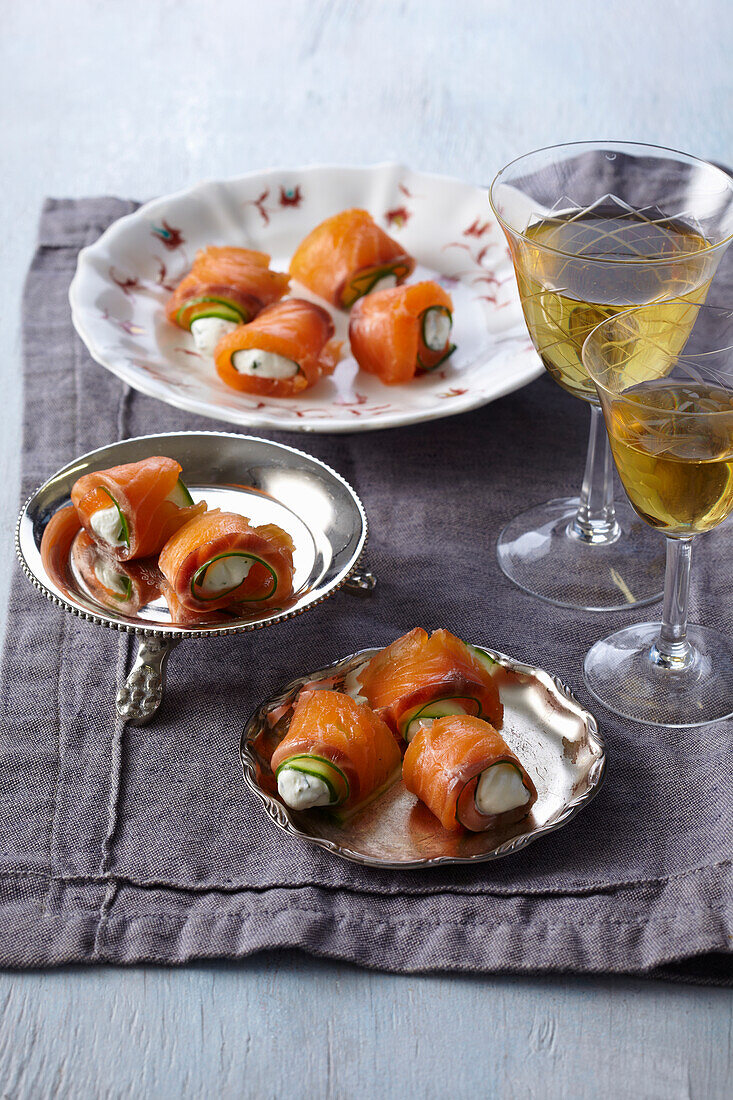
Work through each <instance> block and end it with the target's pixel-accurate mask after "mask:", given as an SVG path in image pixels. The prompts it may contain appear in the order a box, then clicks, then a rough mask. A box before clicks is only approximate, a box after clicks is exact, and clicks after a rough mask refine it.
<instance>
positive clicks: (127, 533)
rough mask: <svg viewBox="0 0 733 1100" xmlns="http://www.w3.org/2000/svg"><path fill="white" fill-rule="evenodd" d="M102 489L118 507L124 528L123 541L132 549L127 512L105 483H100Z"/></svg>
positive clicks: (121, 524) (121, 525)
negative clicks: (106, 487)
mask: <svg viewBox="0 0 733 1100" xmlns="http://www.w3.org/2000/svg"><path fill="white" fill-rule="evenodd" d="M100 489H101V490H102V492H103V493H106V494H107V496H108V497H109V499H110V500H111V501H112V503H113V504H114V506H115V508H116V509H117V513H118V515H119V517H120V527H121V528H122V541H123V542H124V544H125V546H126V547H127V549H128V550H129V549H130V528H129V527H128V526H127V519H126V518H125V513H124V512H123V511H122V509H121V508H120V506H119V504H118V503H117V501H116V500H115V498H114V497H113V496H112V494H111V493H110V491H109V489H105V487H104V485H100Z"/></svg>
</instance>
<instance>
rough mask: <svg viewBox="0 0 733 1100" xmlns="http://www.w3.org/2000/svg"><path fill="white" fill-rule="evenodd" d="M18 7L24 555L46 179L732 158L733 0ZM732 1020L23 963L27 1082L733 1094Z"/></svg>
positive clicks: (582, 993) (488, 990)
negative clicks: (573, 154) (536, 159)
mask: <svg viewBox="0 0 733 1100" xmlns="http://www.w3.org/2000/svg"><path fill="white" fill-rule="evenodd" d="M0 15H1V17H2V18H1V20H0V26H1V30H0V103H1V104H2V116H1V119H2V121H1V122H0V127H1V130H0V150H1V151H2V153H1V155H2V163H3V173H2V181H3V200H4V201H3V203H2V209H1V213H0V217H2V236H1V237H0V240H1V241H2V245H1V246H0V247H1V250H2V251H1V253H0V254H1V255H2V262H1V263H0V280H1V281H2V286H1V294H0V301H2V304H3V305H2V313H3V331H4V332H5V333H6V337H7V343H6V344H5V354H4V355H3V357H2V361H1V364H0V370H1V371H2V393H3V404H4V409H5V417H4V422H3V431H2V433H0V456H1V457H2V468H3V470H4V471H5V476H4V477H3V478H2V479H0V519H1V520H2V529H3V531H4V532H5V537H4V538H3V539H2V540H0V569H2V571H3V575H4V576H7V575H8V574H9V573H10V571H11V569H12V568H13V561H12V559H13V552H12V540H11V537H10V533H11V529H12V524H13V519H14V516H15V513H16V509H17V504H18V455H19V450H20V411H21V386H20V381H19V379H20V373H21V351H20V337H19V310H20V296H21V288H22V281H23V277H24V274H25V271H26V268H27V265H28V263H29V261H30V258H31V255H32V250H33V245H34V235H35V229H36V222H37V217H38V213H39V208H40V204H41V201H42V199H43V197H44V196H45V195H47V194H53V195H56V196H67V195H74V196H75V195H85V194H99V193H109V194H117V195H122V196H125V197H140V198H145V197H150V196H153V195H155V194H160V193H165V192H167V191H172V190H177V189H179V188H182V187H186V186H188V185H190V184H192V183H194V182H195V181H197V180H199V179H203V178H210V177H214V178H216V177H222V176H229V175H237V174H238V173H242V172H246V171H250V170H253V169H256V168H261V167H269V166H275V165H296V166H297V165H302V164H307V163H318V162H333V163H345V164H365V163H373V162H376V161H381V160H391V159H396V160H402V161H404V162H405V163H407V164H409V165H411V166H412V167H415V168H420V169H425V170H430V171H437V172H442V173H445V174H449V175H456V176H460V177H464V178H466V179H469V180H473V181H476V182H485V181H487V180H489V179H490V178H491V177H492V175H493V174H494V172H495V171H496V169H498V168H499V167H501V166H502V165H503V164H504V163H505V162H506V161H508V160H510V159H512V158H513V157H515V156H517V155H519V154H520V153H522V152H524V151H526V150H529V149H532V148H535V147H538V146H542V145H548V144H553V143H555V142H560V141H566V140H582V139H588V138H594V137H609V138H624V139H628V140H636V141H647V142H651V143H657V144H662V145H670V146H672V147H675V148H682V149H685V150H687V151H689V152H692V153H695V154H698V155H700V156H703V157H708V158H714V159H719V160H722V161H727V162H729V163H730V162H731V161H732V160H733V143H732V141H731V138H732V135H731V125H730V120H731V107H732V106H733V86H732V84H731V39H732V37H733V35H732V32H733V5H731V3H730V0H698V2H697V3H696V4H690V3H689V2H684V3H683V2H681V0H606V2H605V3H603V4H601V3H596V2H593V0H591V2H589V0H554V2H550V0H547V2H545V0H493V2H491V0H484V2H480V0H404V2H397V0H331V2H329V0H291V2H289V3H287V2H283V0H259V2H254V0H208V2H204V0H177V2H176V0H125V2H124V3H114V2H112V0H106V2H103V0H36V3H34V4H31V3H17V2H15V0H2V2H0ZM48 367H49V371H53V369H54V359H53V348H49V361H48ZM100 369H101V368H100ZM578 462H579V464H580V462H581V456H580V455H579V456H578ZM51 472H52V471H51V470H49V473H51ZM5 587H6V586H4V589H3V590H5ZM4 617H5V616H4V607H3V622H4ZM732 1033H733V1009H732V1001H731V996H730V993H729V992H726V991H721V990H710V989H701V988H693V987H683V986H671V985H663V984H661V983H655V982H640V981H611V980H588V979H565V978H549V979H541V978H537V979H536V980H532V979H527V978H522V979H515V978H502V977H499V978H495V977H489V978H485V977H476V978H470V977H451V976H435V977H421V978H416V977H394V976H390V975H384V974H379V973H373V972H368V971H360V970H357V969H355V968H353V967H349V966H340V965H336V964H331V963H325V962H319V961H317V960H313V959H309V958H307V957H305V956H302V955H297V954H294V953H285V954H280V955H269V956H260V957H257V958H255V959H252V960H250V961H248V962H245V963H243V964H236V965H228V964H225V963H222V964H219V965H196V966H190V967H187V968H185V969H183V970H165V969H159V968H153V967H139V968H134V969H128V970H114V969H99V968H98V969H83V968H73V969H67V970H62V971H56V972H36V973H25V974H23V973H10V972H4V973H0V1093H1V1094H2V1096H3V1097H12V1098H15V1097H32V1098H36V1097H46V1096H54V1097H55V1096H62V1097H87V1096H89V1097H92V1096H104V1097H107V1096H110V1097H111V1096H115V1097H116V1096H134V1097H148V1096H150V1097H153V1096H154V1097H180V1096H212V1097H213V1096H222V1097H231V1096H253V1097H271V1096H272V1097H284V1096H293V1097H320V1096H328V1097H331V1096H333V1097H351V1096H357V1095H358V1096H364V1097H372V1096H374V1097H381V1096H384V1097H387V1096H390V1097H391V1096H425V1097H442V1096H451V1097H455V1098H460V1097H464V1096H465V1097H469V1096H470V1097H472V1098H475V1097H484V1096H490V1097H494V1096H497V1097H525V1096H531V1097H573V1096H611V1097H617V1096H620V1097H624V1096H629V1097H632V1096H633V1097H642V1096H643V1097H660V1098H664V1100H667V1098H676V1097H700V1098H701V1100H708V1098H717V1097H724V1096H730V1095H732V1094H733V1066H732V1060H731V1034H732Z"/></svg>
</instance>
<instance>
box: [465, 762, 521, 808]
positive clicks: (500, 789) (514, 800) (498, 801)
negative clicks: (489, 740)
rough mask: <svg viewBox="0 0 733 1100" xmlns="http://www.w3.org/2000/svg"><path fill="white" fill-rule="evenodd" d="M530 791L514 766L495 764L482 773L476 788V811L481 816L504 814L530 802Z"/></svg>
mask: <svg viewBox="0 0 733 1100" xmlns="http://www.w3.org/2000/svg"><path fill="white" fill-rule="evenodd" d="M529 798H530V795H529V791H528V790H527V788H526V787H525V785H524V783H523V782H522V777H521V775H520V774H519V772H518V771H517V769H516V768H515V767H514V765H513V764H507V763H501V764H494V765H492V767H490V768H487V769H486V771H484V772H482V773H481V778H480V779H479V781H478V784H477V786H476V796H475V801H476V809H477V810H478V812H479V813H480V814H487V815H488V814H503V813H505V812H506V811H507V810H516V808H517V807H518V806H525V805H526V804H527V802H529Z"/></svg>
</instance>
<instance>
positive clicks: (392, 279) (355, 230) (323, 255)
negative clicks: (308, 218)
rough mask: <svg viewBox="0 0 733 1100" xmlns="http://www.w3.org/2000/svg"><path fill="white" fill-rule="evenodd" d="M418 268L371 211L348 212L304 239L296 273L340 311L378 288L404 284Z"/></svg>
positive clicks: (295, 264) (294, 263)
mask: <svg viewBox="0 0 733 1100" xmlns="http://www.w3.org/2000/svg"><path fill="white" fill-rule="evenodd" d="M414 268H415V261H414V260H413V258H412V256H410V255H409V254H408V253H407V252H405V250H404V248H403V247H402V245H400V244H398V243H397V241H394V240H392V238H391V237H390V236H388V235H387V234H386V233H385V232H384V230H383V229H380V228H379V226H378V225H377V224H376V222H375V221H374V219H373V218H372V216H371V214H369V213H368V212H367V211H366V210H343V211H342V212H341V213H340V214H335V215H334V216H333V217H331V218H326V220H325V221H324V222H321V224H320V225H317V226H316V228H315V229H313V230H312V231H311V232H310V233H309V234H308V236H307V237H306V238H305V239H304V240H303V241H301V243H300V244H299V245H298V248H297V249H296V251H295V254H294V256H293V258H292V260H291V261H290V274H291V275H292V277H293V278H294V279H297V280H298V282H300V283H302V284H303V286H307V287H308V289H309V290H312V291H313V293H314V294H318V295H319V296H320V297H321V298H325V299H326V301H327V302H330V303H331V305H334V306H338V307H339V308H340V309H350V308H351V306H352V305H353V304H354V302H355V301H356V300H357V298H361V297H362V296H363V295H364V294H369V293H371V291H373V290H376V289H377V288H382V287H386V286H397V285H398V284H399V283H403V282H404V281H405V279H406V278H407V277H408V275H410V274H411V273H412V271H413V270H414Z"/></svg>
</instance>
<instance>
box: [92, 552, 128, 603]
mask: <svg viewBox="0 0 733 1100" xmlns="http://www.w3.org/2000/svg"><path fill="white" fill-rule="evenodd" d="M94 575H95V577H96V578H97V580H98V581H99V583H100V584H102V585H104V587H105V588H108V589H109V590H110V592H116V593H117V594H118V595H120V596H126V595H127V584H128V581H127V577H125V576H124V574H121V573H118V572H117V570H116V569H115V568H114V567H113V566H112V565H110V563H109V562H107V561H105V560H104V558H100V559H99V560H98V561H96V562H95V563H94Z"/></svg>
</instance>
